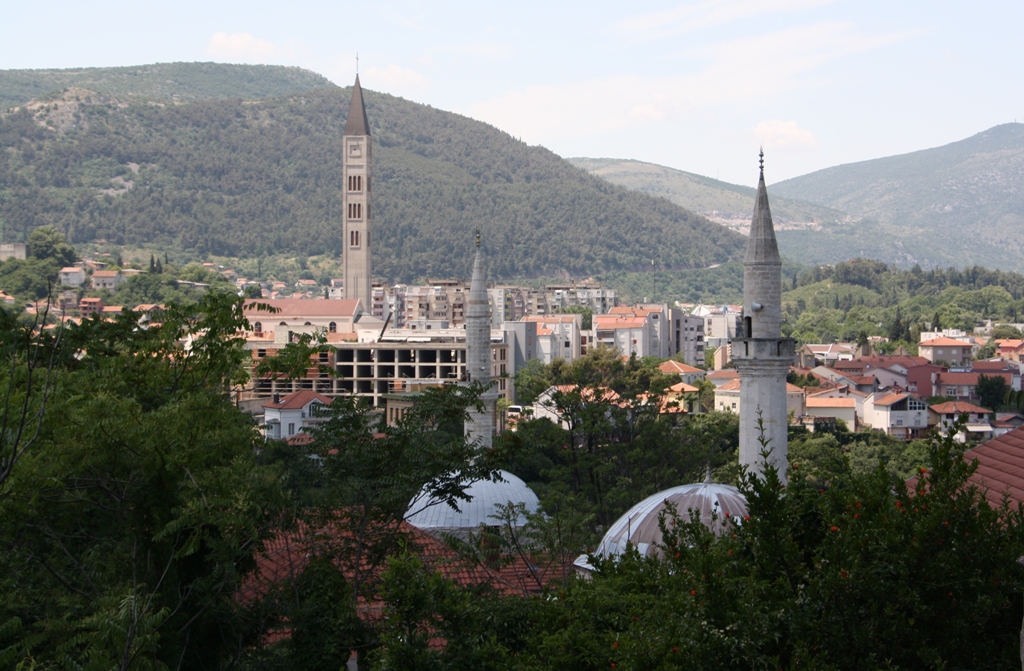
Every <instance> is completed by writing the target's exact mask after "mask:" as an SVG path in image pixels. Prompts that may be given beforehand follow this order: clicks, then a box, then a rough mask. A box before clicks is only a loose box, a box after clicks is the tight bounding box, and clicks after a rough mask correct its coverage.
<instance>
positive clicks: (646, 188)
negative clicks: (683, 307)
mask: <svg viewBox="0 0 1024 671" xmlns="http://www.w3.org/2000/svg"><path fill="white" fill-rule="evenodd" d="M566 160H567V161H569V162H570V163H572V164H573V165H575V166H576V167H578V168H583V169H584V170H586V171H587V172H589V173H590V174H591V175H594V176H596V177H601V178H602V179H606V180H608V181H609V182H611V183H612V184H618V185H619V186H624V187H626V188H627V189H633V190H635V191H641V192H643V193H647V194H650V195H652V196H661V197H663V198H667V199H668V200H670V201H672V202H673V203H675V204H676V205H679V206H680V207H684V208H686V209H687V210H691V211H693V212H697V213H700V214H703V215H704V216H707V217H711V218H712V219H713V220H714V221H717V222H719V223H722V224H724V225H726V226H729V227H731V228H735V229H737V230H742V231H743V232H744V234H746V232H747V231H748V230H749V229H750V217H751V214H752V212H753V210H754V197H755V195H756V193H757V192H756V190H755V189H754V188H752V187H749V186H739V185H737V184H730V183H729V182H722V181H720V180H717V179H712V178H710V177H704V176H702V175H697V174H695V173H692V172H685V171H683V170H676V169H675V168H668V167H665V166H663V165H656V164H654V163H644V162H643V161H633V160H621V159H614V158H569V159H566ZM751 179H752V180H754V182H756V180H757V173H756V172H754V170H753V169H752V170H751ZM754 182H752V183H754ZM773 191H774V190H773ZM771 205H772V218H773V220H774V222H775V228H776V230H787V229H797V230H800V229H807V228H815V227H816V225H817V224H820V223H821V222H823V221H836V220H838V219H841V218H842V217H843V216H844V215H843V213H841V212H838V211H836V210H832V209H830V208H827V207H822V206H820V205H815V204H813V203H808V202H806V201H798V200H791V199H788V198H779V197H777V196H775V194H774V193H773V194H772V199H771Z"/></svg>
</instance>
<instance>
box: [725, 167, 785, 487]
mask: <svg viewBox="0 0 1024 671" xmlns="http://www.w3.org/2000/svg"><path fill="white" fill-rule="evenodd" d="M760 158H761V161H760V163H761V178H760V181H759V182H758V185H757V202H756V203H755V204H754V217H753V219H752V221H751V223H750V239H749V240H748V241H747V254H746V257H745V258H744V260H743V324H742V328H741V337H738V338H736V339H735V340H734V341H733V344H732V360H733V363H734V364H735V366H736V369H737V370H738V371H739V374H740V464H742V465H745V466H747V468H749V469H750V470H751V471H753V472H756V473H760V472H762V471H763V470H764V460H763V459H762V457H761V450H762V447H761V443H760V441H759V440H758V439H759V437H760V429H759V427H758V419H759V418H760V419H761V420H762V421H763V424H764V437H765V439H766V440H767V441H768V444H767V448H768V449H769V450H770V452H771V453H770V456H769V459H770V461H771V462H772V463H773V464H775V467H776V468H777V469H778V470H779V476H780V477H781V478H782V481H783V482H786V480H787V477H786V471H787V469H788V466H789V464H788V459H787V457H788V453H789V441H788V437H787V430H788V427H789V419H788V416H787V414H788V413H787V410H786V374H787V373H788V372H789V367H790V365H791V364H792V363H793V356H794V351H795V345H794V341H793V340H792V339H791V338H783V337H782V259H781V257H780V256H779V246H778V243H777V242H776V241H775V228H774V226H773V225H772V213H771V210H770V209H769V208H768V190H767V189H766V188H765V185H764V152H763V151H762V152H761V157H760Z"/></svg>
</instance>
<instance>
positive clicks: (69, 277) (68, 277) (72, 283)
mask: <svg viewBox="0 0 1024 671" xmlns="http://www.w3.org/2000/svg"><path fill="white" fill-rule="evenodd" d="M60 283H61V284H63V285H65V286H69V287H80V286H82V285H83V284H85V269H83V268H79V267H77V266H68V267H67V268H61V269H60Z"/></svg>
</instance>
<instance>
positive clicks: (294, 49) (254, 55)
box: [206, 32, 309, 63]
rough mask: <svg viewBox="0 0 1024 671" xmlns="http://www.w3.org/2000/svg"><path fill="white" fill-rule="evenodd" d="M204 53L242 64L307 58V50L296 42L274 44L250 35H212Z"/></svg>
mask: <svg viewBox="0 0 1024 671" xmlns="http://www.w3.org/2000/svg"><path fill="white" fill-rule="evenodd" d="M206 53H207V54H209V55H210V56H213V57H214V58H222V59H225V60H230V61H235V62H243V63H251V62H256V63H267V62H270V61H276V62H282V61H296V60H300V59H303V58H306V57H308V56H309V50H308V49H306V48H305V47H303V46H302V45H301V44H299V43H298V42H287V43H285V44H283V45H279V44H274V43H273V42H271V41H269V40H264V39H261V38H259V37H256V36H255V35H253V34H252V33H226V32H219V33H214V34H213V37H211V38H210V41H209V42H207V43H206Z"/></svg>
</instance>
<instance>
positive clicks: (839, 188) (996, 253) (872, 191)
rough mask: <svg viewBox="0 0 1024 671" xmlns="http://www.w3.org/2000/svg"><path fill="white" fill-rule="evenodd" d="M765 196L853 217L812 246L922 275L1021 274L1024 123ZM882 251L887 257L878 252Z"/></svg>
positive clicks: (814, 176)
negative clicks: (869, 252)
mask: <svg viewBox="0 0 1024 671" xmlns="http://www.w3.org/2000/svg"><path fill="white" fill-rule="evenodd" d="M772 193H773V194H777V195H779V196H784V197H788V198H798V199H801V200H806V201H810V202H813V203H817V204H820V205H824V206H827V207H832V208H835V209H837V210H842V211H844V212H846V213H847V214H848V215H850V216H851V217H853V218H854V220H855V221H854V222H853V223H852V224H847V225H839V226H836V227H828V228H826V230H825V231H824V235H819V236H817V237H816V238H810V239H809V240H808V242H809V244H814V245H817V246H820V243H823V242H826V241H829V242H833V243H834V244H837V245H845V246H848V247H849V248H850V249H856V248H872V249H874V250H876V253H875V254H873V256H874V258H879V259H882V260H892V261H898V262H901V263H903V264H912V263H919V264H920V265H922V266H924V267H934V266H958V267H964V266H969V265H975V264H977V265H983V266H986V267H989V268H1002V269H1007V270H1017V271H1020V270H1024V124H1020V123H1010V124H1003V125H1001V126H996V127H994V128H990V129H989V130H987V131H985V132H983V133H978V134H977V135H974V136H972V137H969V138H967V139H966V140H960V141H959V142H953V143H951V144H947V145H945V146H942V147H936V148H934V149H925V150H923V151H917V152H913V153H910V154H902V155H899V156H890V157H888V158H879V159H875V160H871V161H862V162H860V163H850V164H847V165H840V166H836V167H834V168H827V169H825V170H819V171H817V172H813V173H810V174H809V175H803V176H802V177H795V178H793V179H789V180H786V181H784V182H779V183H777V184H774V185H772ZM886 251H888V254H885V252H886Z"/></svg>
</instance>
